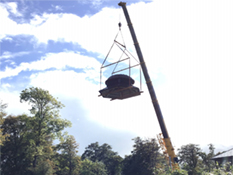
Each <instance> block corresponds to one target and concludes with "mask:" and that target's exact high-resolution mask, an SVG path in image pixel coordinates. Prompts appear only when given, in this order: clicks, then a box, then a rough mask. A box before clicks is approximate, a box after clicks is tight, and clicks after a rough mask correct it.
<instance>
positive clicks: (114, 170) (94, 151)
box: [81, 142, 122, 175]
mask: <svg viewBox="0 0 233 175" xmlns="http://www.w3.org/2000/svg"><path fill="white" fill-rule="evenodd" d="M81 158H82V160H84V159H89V160H91V161H93V162H96V161H102V162H103V163H104V164H105V166H106V168H107V172H108V175H116V174H119V173H120V172H121V162H122V158H121V157H120V156H118V155H117V152H114V151H112V147H111V146H110V145H108V144H106V143H104V144H103V145H101V146H100V145H99V143H98V142H96V143H92V144H90V145H88V147H86V150H85V152H84V153H83V154H82V157H81Z"/></svg>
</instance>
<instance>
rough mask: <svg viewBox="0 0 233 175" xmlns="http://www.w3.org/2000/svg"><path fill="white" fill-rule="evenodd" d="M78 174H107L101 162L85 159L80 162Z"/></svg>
mask: <svg viewBox="0 0 233 175" xmlns="http://www.w3.org/2000/svg"><path fill="white" fill-rule="evenodd" d="M79 175H107V170H106V168H105V165H104V163H103V162H99V161H96V162H92V161H91V160H88V159H85V160H83V161H82V162H81V170H80V173H79Z"/></svg>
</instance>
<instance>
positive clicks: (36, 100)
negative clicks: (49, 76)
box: [20, 87, 71, 168]
mask: <svg viewBox="0 0 233 175" xmlns="http://www.w3.org/2000/svg"><path fill="white" fill-rule="evenodd" d="M20 102H28V103H29V104H31V107H32V108H31V109H30V112H31V114H32V115H33V116H32V117H31V120H30V125H31V126H32V127H31V132H30V134H28V139H29V142H30V153H31V155H32V156H33V160H32V165H33V168H35V167H36V166H37V164H38V161H41V162H43V161H45V160H47V159H49V158H50V156H51V154H52V152H53V151H52V150H51V143H52V141H53V140H54V139H55V138H58V137H60V136H61V131H62V130H63V129H64V128H65V127H68V126H71V123H70V122H69V121H68V120H64V119H61V118H60V115H59V109H61V108H62V107H64V105H63V104H62V103H61V102H59V101H57V99H55V98H54V97H53V96H52V95H50V93H49V91H46V90H43V89H41V88H34V87H31V88H29V89H25V90H23V91H22V92H21V93H20Z"/></svg>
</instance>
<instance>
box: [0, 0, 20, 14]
mask: <svg viewBox="0 0 233 175" xmlns="http://www.w3.org/2000/svg"><path fill="white" fill-rule="evenodd" d="M2 5H3V6H5V7H6V8H7V9H8V10H10V12H11V13H13V14H14V15H15V16H17V17H19V16H23V15H22V14H21V13H20V12H18V10H17V7H18V5H17V3H15V2H8V3H5V4H2Z"/></svg>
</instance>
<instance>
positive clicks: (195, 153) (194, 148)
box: [178, 144, 202, 175]
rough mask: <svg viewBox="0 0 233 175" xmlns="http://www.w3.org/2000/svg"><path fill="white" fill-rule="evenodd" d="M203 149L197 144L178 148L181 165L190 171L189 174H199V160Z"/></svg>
mask: <svg viewBox="0 0 233 175" xmlns="http://www.w3.org/2000/svg"><path fill="white" fill-rule="evenodd" d="M201 153H202V152H201V149H200V148H199V146H198V145H196V144H188V145H184V146H182V147H181V148H180V149H178V157H179V162H180V165H181V167H182V168H183V169H184V170H187V171H188V174H189V175H193V174H194V175H197V174H199V173H200V172H198V166H197V165H198V162H199V161H198V160H199V157H200V155H201Z"/></svg>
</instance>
